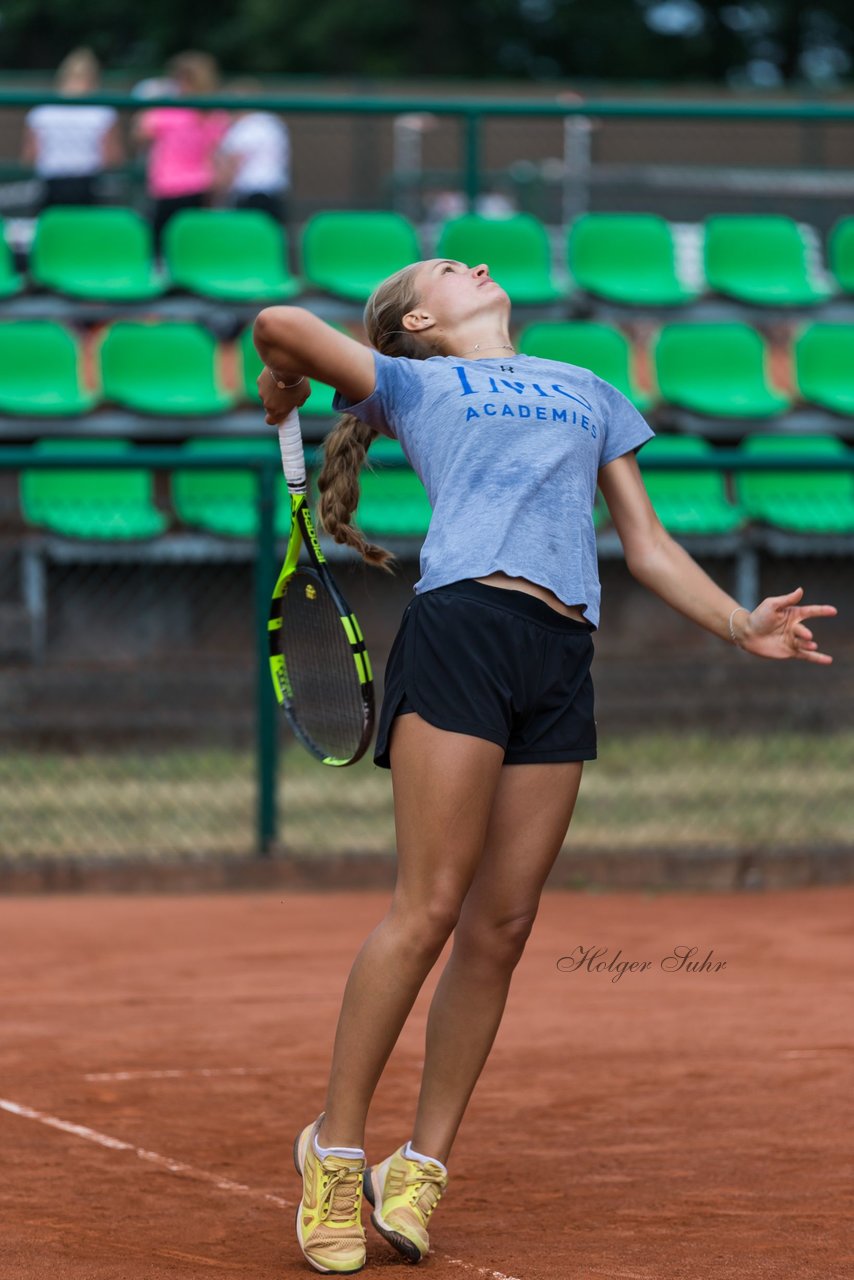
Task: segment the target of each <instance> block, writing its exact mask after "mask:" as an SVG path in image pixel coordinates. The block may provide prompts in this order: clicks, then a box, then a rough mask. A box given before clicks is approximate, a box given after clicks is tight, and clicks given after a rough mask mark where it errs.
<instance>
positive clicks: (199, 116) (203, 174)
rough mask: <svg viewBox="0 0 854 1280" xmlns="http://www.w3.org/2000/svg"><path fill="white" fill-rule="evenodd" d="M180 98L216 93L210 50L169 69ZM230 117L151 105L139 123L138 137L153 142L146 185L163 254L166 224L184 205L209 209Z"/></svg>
mask: <svg viewBox="0 0 854 1280" xmlns="http://www.w3.org/2000/svg"><path fill="white" fill-rule="evenodd" d="M167 76H168V78H169V79H170V80H171V81H173V82H174V84H175V85H176V91H177V95H178V96H179V97H187V98H192V97H201V96H204V95H207V94H212V93H215V92H216V88H217V83H218V80H219V72H218V69H217V65H216V62H215V60H214V59H213V58H212V57H211V56H210V54H207V53H198V52H195V51H188V52H187V53H180V54H178V55H177V56H176V57H174V58H173V59H172V60H171V62H170V63H169V66H168V68H167ZM228 125H229V118H228V115H227V113H226V112H224V111H200V110H198V109H197V108H196V107H192V106H190V105H189V104H188V105H187V106H186V107H152V108H150V109H149V110H148V111H144V112H143V113H142V114H141V115H139V116H138V117H137V119H136V121H135V123H134V136H135V137H136V139H137V140H138V141H140V142H143V143H146V144H148V145H149V151H148V166H147V188H148V195H149V198H150V200H151V220H152V226H153V230H154V243H155V249H156V251H157V252H158V253H159V252H160V244H161V239H162V235H163V228H164V227H165V226H166V223H167V222H168V221H169V219H170V218H171V217H172V215H173V213H177V212H178V210H179V209H198V208H204V207H205V206H207V205H209V204H210V203H211V196H212V193H213V190H214V184H215V176H216V175H215V170H214V154H215V152H216V149H217V146H218V145H219V143H220V141H221V139H222V137H223V135H224V133H225V132H226V130H227V129H228Z"/></svg>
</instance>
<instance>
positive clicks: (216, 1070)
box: [83, 1067, 270, 1081]
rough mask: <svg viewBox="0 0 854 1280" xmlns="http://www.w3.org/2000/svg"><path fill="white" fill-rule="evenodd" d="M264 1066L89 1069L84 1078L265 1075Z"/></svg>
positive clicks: (172, 1078)
mask: <svg viewBox="0 0 854 1280" xmlns="http://www.w3.org/2000/svg"><path fill="white" fill-rule="evenodd" d="M269 1074H270V1072H269V1070H268V1069H267V1068H266V1067H184V1068H174V1069H169V1070H163V1071H90V1072H88V1073H87V1074H86V1075H84V1077H83V1079H84V1080H97V1081H104V1080H181V1079H183V1078H184V1077H185V1076H205V1077H207V1076H266V1075H269Z"/></svg>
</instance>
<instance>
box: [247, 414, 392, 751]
mask: <svg viewBox="0 0 854 1280" xmlns="http://www.w3.org/2000/svg"><path fill="white" fill-rule="evenodd" d="M294 420H296V421H295V422H294ZM295 430H296V431H299V418H298V416H297V414H296V412H294V413H293V414H291V415H290V416H289V417H288V418H287V419H285V422H284V423H282V424H281V425H280V427H279V439H280V442H281V446H282V459H283V467H284V469H285V479H286V480H287V482H288V490H289V492H290V499H291V532H290V538H289V540H288V549H287V553H286V555H285V560H284V563H283V565H282V568H281V571H280V573H279V576H278V578H277V580H276V585H275V587H274V588H273V597H272V602H271V606H270V615H269V619H268V622H267V631H268V635H269V644H270V675H271V677H272V681H273V690H274V692H275V695H276V701H277V702H278V703H279V706H280V707H281V708H282V710H283V711H284V713H285V715H286V716H287V718H288V722H289V724H290V726H291V728H292V729H293V732H294V734H295V736H296V737H297V739H298V740H299V742H300V743H302V745H303V746H304V747H305V748H306V750H307V751H309V752H310V753H311V754H312V755H313V756H314V757H315V758H316V759H317V760H320V761H321V763H322V764H327V765H332V766H334V767H337V768H342V767H346V766H347V765H351V764H355V763H356V761H357V760H360V759H361V757H362V756H363V755H364V754H365V751H366V750H367V748H368V746H369V744H370V741H371V738H372V737H373V732H374V715H375V702H374V685H373V680H374V676H373V670H372V668H371V660H370V658H369V656H368V650H367V646H366V644H365V637H364V636H363V634H362V629H361V627H360V626H359V623H358V620H357V618H356V615H355V614H354V613H353V611H352V609H351V608H350V606H349V605H348V604H347V601H346V600H345V599H344V596H343V595H342V593H341V591H340V589H339V587H338V584H337V583H336V581H335V579H334V578H333V576H332V573H331V572H330V570H329V566H328V563H327V560H326V557H325V556H324V554H323V551H322V550H321V547H320V542H319V540H318V537H317V533H316V532H315V528H314V522H313V521H312V518H311V511H310V509H309V505H308V498H307V496H306V479H305V464H304V462H303V463H302V468H301V472H300V471H299V463H298V462H297V463H296V464H295V453H294V450H295V440H296V436H295ZM286 432H288V435H289V440H288V441H286V434H285V433H286ZM299 451H300V456H302V443H301V440H300V442H299ZM286 462H287V464H288V465H285V463H286ZM289 472H290V474H289ZM303 547H305V549H306V551H307V553H308V558H309V562H310V566H309V569H308V570H306V569H305V567H304V566H303V567H302V572H303V573H304V574H305V575H306V576H312V577H316V578H317V579H318V581H319V583H320V585H321V588H322V589H324V590H325V591H327V592H328V594H329V596H330V598H331V600H332V602H333V604H334V606H335V611H336V613H337V614H338V618H339V621H340V623H341V627H342V629H343V631H344V635H345V637H346V639H347V643H348V644H349V646H350V653H351V656H352V658H353V663H354V666H355V668H356V676H357V678H358V681H359V695H360V698H361V703H362V732H361V736H360V738H359V742H358V744H357V746H356V749H355V751H354V752H353V754H352V755H351V756H350V757H349V758H348V759H341V758H339V757H337V756H329V755H326V754H325V753H324V752H323V750H322V749H321V748H320V747H319V746H318V745H317V743H316V742H314V740H313V739H312V738H311V737H310V735H309V734H308V733H307V732H306V730H305V729H304V728H303V726H302V725H301V724H300V722H299V720H298V718H297V716H296V713H295V711H294V707H293V688H292V685H291V682H290V678H289V676H288V671H287V664H286V662H285V657H284V654H283V653H282V651H281V646H280V645H279V644H278V643H277V642H278V635H279V632H280V631H281V629H282V621H283V618H282V609H283V602H284V597H285V593H286V591H287V588H288V583H289V582H290V580H291V578H292V577H293V576H294V574H295V572H296V570H297V568H298V567H299V557H300V551H301V550H302V548H303Z"/></svg>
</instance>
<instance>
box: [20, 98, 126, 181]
mask: <svg viewBox="0 0 854 1280" xmlns="http://www.w3.org/2000/svg"><path fill="white" fill-rule="evenodd" d="M117 119H118V116H117V115H116V112H115V111H114V110H113V108H112V107H86V106H71V105H69V106H65V105H64V104H63V103H54V104H52V105H48V104H47V103H46V104H45V105H44V106H43V107H33V109H32V111H28V112H27V121H26V122H27V125H28V127H29V128H30V129H31V130H32V132H33V134H34V135H35V140H36V160H35V170H36V173H37V174H38V175H39V177H40V178H82V177H87V176H88V175H89V174H93V173H100V172H101V171H102V169H103V168H104V155H103V144H104V138H105V137H106V135H107V134H108V133H109V131H110V129H111V128H112V127H113V125H114V124H115V122H116V120H117Z"/></svg>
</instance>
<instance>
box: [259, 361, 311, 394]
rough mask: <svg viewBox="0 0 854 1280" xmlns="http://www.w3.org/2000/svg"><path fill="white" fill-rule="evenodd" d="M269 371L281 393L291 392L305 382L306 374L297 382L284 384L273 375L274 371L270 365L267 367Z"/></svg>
mask: <svg viewBox="0 0 854 1280" xmlns="http://www.w3.org/2000/svg"><path fill="white" fill-rule="evenodd" d="M267 371H268V373H269V374H270V377H271V378H272V379H273V381H274V382H275V384H276V386H277V387H278V388H279V390H280V391H289V390H290V388H291V387H298V386H299V384H300V383H301V382H305V374H302V376H301V377H299V378H297V380H296V382H282V381H281V380H280V379H279V378H278V377H277V376H276V374H275V373H273V370H272V369H271V368H270V366H269V365H268V366H267Z"/></svg>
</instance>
